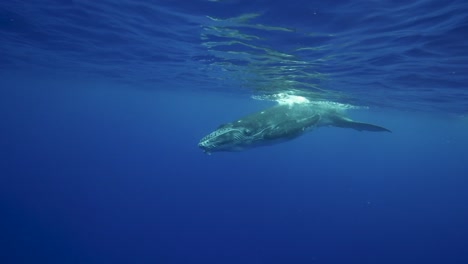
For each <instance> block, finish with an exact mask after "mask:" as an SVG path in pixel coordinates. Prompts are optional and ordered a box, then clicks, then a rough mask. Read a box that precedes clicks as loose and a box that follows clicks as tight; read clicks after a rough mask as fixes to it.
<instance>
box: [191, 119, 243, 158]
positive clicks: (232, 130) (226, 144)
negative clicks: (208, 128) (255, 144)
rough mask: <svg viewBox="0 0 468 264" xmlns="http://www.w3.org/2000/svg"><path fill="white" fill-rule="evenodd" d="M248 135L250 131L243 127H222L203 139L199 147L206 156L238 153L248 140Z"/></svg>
mask: <svg viewBox="0 0 468 264" xmlns="http://www.w3.org/2000/svg"><path fill="white" fill-rule="evenodd" d="M248 133H249V131H248V129H245V128H243V127H232V126H225V127H221V128H219V129H217V130H215V131H213V132H211V133H210V134H208V135H207V136H205V137H203V138H202V139H201V140H200V142H199V143H198V147H199V148H201V149H202V150H203V151H204V152H205V153H206V154H211V153H212V152H216V151H236V150H239V149H240V146H242V144H243V143H244V141H245V140H246V139H247V136H248Z"/></svg>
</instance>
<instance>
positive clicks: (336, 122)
mask: <svg viewBox="0 0 468 264" xmlns="http://www.w3.org/2000/svg"><path fill="white" fill-rule="evenodd" d="M333 126H337V127H344V128H352V129H355V130H358V131H373V132H390V133H391V132H392V131H390V130H388V129H386V128H384V127H380V126H376V125H372V124H367V123H361V122H355V121H353V120H351V119H348V118H344V117H335V118H333Z"/></svg>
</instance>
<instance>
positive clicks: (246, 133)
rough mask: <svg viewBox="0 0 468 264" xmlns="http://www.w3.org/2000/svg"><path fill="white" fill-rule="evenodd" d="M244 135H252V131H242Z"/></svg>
mask: <svg viewBox="0 0 468 264" xmlns="http://www.w3.org/2000/svg"><path fill="white" fill-rule="evenodd" d="M244 135H246V136H250V135H252V130H250V129H248V128H246V129H244Z"/></svg>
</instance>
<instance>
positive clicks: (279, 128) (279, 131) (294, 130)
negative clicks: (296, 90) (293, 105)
mask: <svg viewBox="0 0 468 264" xmlns="http://www.w3.org/2000/svg"><path fill="white" fill-rule="evenodd" d="M319 120H320V115H314V116H311V117H308V118H304V119H301V120H287V121H284V122H281V123H279V124H276V125H275V126H273V127H271V128H269V129H268V131H266V132H265V134H264V135H263V138H264V139H271V140H272V139H279V138H294V137H297V136H299V135H300V134H301V133H302V132H304V130H306V129H307V128H309V127H311V126H313V125H316V124H317V123H318V121H319Z"/></svg>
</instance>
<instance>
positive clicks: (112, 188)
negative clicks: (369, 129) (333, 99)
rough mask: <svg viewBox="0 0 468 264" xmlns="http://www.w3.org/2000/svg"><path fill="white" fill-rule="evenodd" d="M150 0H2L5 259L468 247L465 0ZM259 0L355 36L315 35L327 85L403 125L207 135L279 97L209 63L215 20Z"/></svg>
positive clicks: (390, 258)
mask: <svg viewBox="0 0 468 264" xmlns="http://www.w3.org/2000/svg"><path fill="white" fill-rule="evenodd" d="M121 3H124V4H125V3H126V4H128V3H127V2H121ZM138 3H139V4H141V5H142V6H143V7H141V6H140V7H138V8H137V7H134V9H132V8H128V7H127V8H123V7H122V6H119V5H118V4H112V3H111V2H105V1H102V2H99V3H93V2H87V1H70V2H69V1H37V2H35V4H24V3H21V2H20V1H11V2H8V3H2V4H0V12H2V16H1V17H2V18H1V19H2V20H1V21H0V30H1V31H0V37H1V38H2V42H1V43H0V47H2V49H1V50H0V54H1V56H2V57H1V62H0V65H1V72H0V78H1V84H0V85H1V87H0V115H1V116H0V117H1V120H2V125H1V133H0V210H1V217H0V227H1V228H0V243H1V244H0V248H1V250H0V262H1V263H468V243H467V241H468V224H467V223H468V205H467V203H466V201H468V194H467V193H468V192H467V190H468V178H467V175H468V165H467V164H468V153H467V147H468V138H467V136H466V135H467V132H468V120H467V117H466V114H467V104H466V98H467V90H466V83H467V82H466V81H467V79H466V73H467V71H466V69H467V57H466V55H467V54H466V50H468V49H462V47H463V48H466V37H465V36H466V35H464V34H462V33H463V32H465V29H466V28H467V24H466V22H467V20H466V18H464V16H465V15H461V13H463V10H465V11H466V10H467V8H466V5H465V4H464V3H463V1H451V2H450V1H449V2H447V1H418V2H415V3H413V4H405V3H403V2H402V3H399V2H398V1H381V2H380V1H379V2H378V3H377V2H372V4H364V3H357V4H353V2H352V1H341V2H340V3H336V4H334V5H332V4H330V3H325V2H320V3H318V2H317V3H314V2H312V3H309V2H307V3H305V2H302V3H300V2H298V3H297V4H295V3H291V4H290V5H289V4H288V5H286V4H285V3H282V2H275V3H271V2H269V1H256V2H255V3H248V2H244V1H225V2H220V3H214V2H208V1H197V2H196V3H193V4H191V3H192V2H180V3H177V2H173V1H159V2H154V3H150V2H148V3H145V2H138ZM218 5H219V6H218ZM129 6H132V5H131V4H129ZM144 7H146V8H144ZM227 7H228V8H227ZM151 8H152V9H151ZM86 10H88V11H89V12H90V13H89V14H87V15H85V14H86V12H85V11H86ZM102 10H107V11H108V12H104V13H103V12H101V11H102ZM259 11H262V12H264V15H263V16H262V17H261V22H262V23H265V24H272V25H277V26H284V27H287V26H289V27H296V28H297V31H298V32H299V31H301V30H305V29H304V28H309V29H310V28H311V27H312V28H313V29H314V31H321V32H322V33H330V34H331V33H334V34H337V37H336V38H333V39H328V38H323V39H321V38H319V39H316V41H317V43H308V44H310V45H317V46H318V45H321V44H324V45H325V44H327V45H330V48H327V49H325V50H322V51H320V52H323V53H324V54H335V55H336V56H337V58H338V59H337V60H335V61H333V62H331V63H326V64H324V65H323V68H322V69H321V70H320V71H321V72H323V73H325V74H327V75H330V79H329V80H328V81H326V82H324V83H322V85H323V86H324V87H326V88H327V89H335V90H338V91H340V92H344V93H347V94H349V97H345V98H344V100H345V101H344V102H346V100H349V101H350V102H360V103H361V104H364V103H365V106H369V109H366V108H363V109H358V110H350V111H349V115H350V116H351V117H352V118H354V119H356V120H362V121H366V122H370V123H375V124H379V125H382V126H385V127H388V128H390V129H391V130H392V131H393V133H392V134H387V133H385V134H382V133H365V132H357V131H353V130H346V129H338V128H320V129H317V130H316V131H313V132H312V133H310V134H307V135H305V136H303V137H300V138H298V139H297V140H294V141H291V142H287V143H284V144H279V145H275V146H269V147H262V148H257V149H252V150H249V151H245V152H239V153H215V154H213V155H211V156H208V155H204V154H203V153H202V152H201V151H200V150H199V149H197V147H196V146H197V142H198V140H199V139H200V138H201V137H202V136H204V135H205V134H206V133H208V132H210V131H211V130H212V129H214V128H216V127H217V126H218V125H219V124H220V123H224V122H228V121H231V120H234V119H236V118H238V117H239V116H242V115H245V114H248V113H250V112H253V111H257V110H260V109H263V108H265V107H268V106H269V105H272V103H271V102H267V101H258V100H252V99H251V98H250V94H251V93H249V92H246V90H245V87H243V89H242V90H236V87H237V86H236V85H237V84H238V83H237V81H236V77H232V76H231V75H230V74H233V75H234V76H237V75H236V73H235V72H234V73H233V72H229V71H228V72H225V71H222V70H219V68H218V69H216V68H214V67H213V68H210V67H209V66H210V65H211V64H210V63H209V62H207V61H211V62H213V61H215V62H216V61H217V60H220V59H222V58H220V57H219V56H220V55H219V53H217V54H215V55H213V54H211V53H208V52H207V51H206V50H205V49H204V48H203V47H202V46H201V45H200V40H199V35H197V34H198V32H193V31H191V30H193V29H195V28H199V24H197V23H195V21H199V22H200V23H202V22H203V23H205V22H206V23H208V22H207V20H206V19H205V18H204V16H205V15H211V16H219V17H231V16H237V15H240V14H242V13H249V12H259ZM311 12H312V14H313V13H314V12H316V13H317V15H320V14H322V17H321V19H322V20H319V21H321V22H322V23H312V22H311V21H310V20H308V19H310V17H311V16H312V15H311ZM438 12H440V13H438ZM288 14H289V15H288ZM325 14H326V15H325ZM358 14H367V15H369V16H368V17H366V18H365V19H364V16H358ZM422 14H430V15H429V18H426V19H420V20H418V19H416V22H414V21H413V22H414V23H411V18H417V17H418V16H421V15H422ZM437 14H439V16H437ZM397 15H398V16H397ZM358 18H359V19H358ZM372 18H373V19H374V20H372ZM132 19H135V25H132V26H129V25H128V24H125V23H123V22H122V21H132ZM138 19H141V20H138ZM152 19H153V20H152ZM360 19H363V20H364V22H366V23H364V22H362V21H361V22H359V21H360ZM366 19H367V20H366ZM149 20H152V23H150V24H145V23H143V22H148V21H149ZM64 21H68V22H70V21H75V22H77V21H79V23H76V24H73V23H71V22H70V23H71V24H67V23H64ZM99 21H101V22H102V23H100V22H99ZM119 21H120V22H122V24H125V26H122V27H119V26H118V22H119ZM301 21H303V23H301ZM398 21H399V22H398ZM417 21H419V22H417ZM85 22H87V23H89V24H86V23H85ZM137 22H138V23H137ZM397 22H398V23H397ZM115 23H117V24H115ZM139 23H140V24H139ZM110 25H112V26H110ZM168 25H170V27H168ZM392 25H393V26H396V27H397V28H391V27H392ZM60 27H63V28H62V29H63V30H62V31H61V30H58V29H60ZM66 27H76V28H75V29H76V31H73V32H72V31H70V28H66ZM107 27H109V28H107ZM112 27H115V28H112ZM80 28H81V29H80ZM422 28H424V30H426V31H424V32H423V33H420V37H421V38H422V39H421V38H414V39H406V41H404V42H400V43H397V42H395V39H398V38H399V37H398V36H400V35H399V34H403V32H406V33H407V31H406V30H407V29H410V30H409V31H411V32H413V33H414V32H416V31H415V30H416V29H422ZM137 29H140V30H142V31H133V30H137ZM146 29H147V30H149V31H148V32H147V34H143V33H142V32H144V30H146ZM377 29H378V30H377ZM93 30H95V31H96V32H95V33H96V34H95V35H89V34H88V33H89V32H92V31H93ZM177 30H178V31H177ZM115 32H118V33H120V35H119V34H114V33H115ZM129 32H133V34H132V33H129ZM418 32H419V31H418ZM340 33H341V34H340ZM258 34H262V33H261V32H260V33H258ZM418 34H419V33H414V34H413V35H418ZM274 36H276V35H272V38H274ZM114 37H115V38H114ZM380 37H383V39H380ZM424 37H427V38H429V40H428V39H424ZM369 39H373V40H374V41H375V42H373V43H374V44H373V45H374V46H372V45H371V43H370V42H368V41H369ZM442 39H446V42H440V41H441V40H442ZM350 40H354V42H351V43H350V42H349V41H350ZM276 41H277V42H275V41H273V40H272V43H270V44H271V46H272V47H275V48H277V49H278V50H287V47H288V46H289V45H295V44H294V43H296V42H295V41H297V40H291V41H290V42H288V41H287V39H286V40H284V39H281V38H280V39H277V40H276ZM304 41H310V39H304ZM438 41H439V42H438ZM343 43H348V44H347V45H348V46H346V45H345V46H343V45H339V44H343ZM365 43H367V44H369V46H368V50H370V51H369V52H367V53H365V56H364V55H363V54H362V53H361V55H359V56H355V57H353V56H354V55H352V53H353V52H358V50H357V49H358V48H362V49H366V46H365V45H364V44H365ZM430 43H432V44H431V45H434V47H436V48H428V47H427V45H429V46H430ZM437 43H439V44H440V45H436V44H437ZM132 47H135V48H134V49H132ZM422 47H425V48H422ZM456 47H458V49H457V48H456ZM347 49H348V50H347ZM408 50H413V51H415V52H416V53H417V54H418V56H419V57H417V58H415V57H411V56H407V55H408V54H406V55H404V54H405V52H407V51H408ZM427 50H431V51H433V53H432V55H430V54H427V53H424V52H423V53H418V52H422V51H427ZM148 52H149V53H148ZM382 54H384V55H382ZM389 54H394V55H395V56H390V55H389ZM150 55H151V56H150ZM348 55H349V57H348ZM203 56H204V57H203ZM210 56H215V57H216V56H218V57H217V58H214V57H210ZM201 58H205V59H206V60H205V59H201ZM377 58H381V59H380V60H378V62H376V59H377ZM224 59H225V58H224ZM338 62H346V63H344V64H340V63H338ZM207 65H208V66H207ZM243 69H244V66H240V68H238V69H237V70H238V71H239V72H241V73H242V70H243ZM440 69H444V73H441V71H440ZM231 70H232V69H231ZM369 71H370V72H369ZM452 72H453V73H452ZM366 73H367V74H368V75H365V74H366ZM406 73H407V75H404V74H406ZM436 73H439V74H438V75H437V74H436ZM448 73H451V74H448ZM402 74H403V75H402ZM363 76H365V77H363ZM405 76H406V77H405ZM207 77H211V79H209V78H207ZM220 77H225V78H220ZM434 78H435V79H434ZM244 85H245V84H244ZM383 85H384V86H383ZM332 87H333V88H332ZM371 87H372V88H371ZM252 93H253V92H252Z"/></svg>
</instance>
